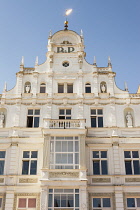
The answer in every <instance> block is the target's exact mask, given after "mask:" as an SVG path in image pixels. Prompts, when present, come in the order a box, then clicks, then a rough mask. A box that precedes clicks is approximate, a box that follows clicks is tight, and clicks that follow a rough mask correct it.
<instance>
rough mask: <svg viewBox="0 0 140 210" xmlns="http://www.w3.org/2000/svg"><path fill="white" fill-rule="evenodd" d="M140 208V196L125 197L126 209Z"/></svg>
mask: <svg viewBox="0 0 140 210" xmlns="http://www.w3.org/2000/svg"><path fill="white" fill-rule="evenodd" d="M133 208H135V210H137V209H140V198H127V209H133Z"/></svg>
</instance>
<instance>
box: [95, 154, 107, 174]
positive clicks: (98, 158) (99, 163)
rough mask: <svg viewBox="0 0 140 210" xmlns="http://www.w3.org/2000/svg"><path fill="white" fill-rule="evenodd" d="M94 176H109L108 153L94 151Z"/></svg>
mask: <svg viewBox="0 0 140 210" xmlns="http://www.w3.org/2000/svg"><path fill="white" fill-rule="evenodd" d="M92 162H93V174H94V175H106V174H108V166H107V151H92Z"/></svg>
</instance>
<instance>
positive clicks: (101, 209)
mask: <svg viewBox="0 0 140 210" xmlns="http://www.w3.org/2000/svg"><path fill="white" fill-rule="evenodd" d="M107 198H109V199H110V207H104V206H103V199H107ZM93 199H100V200H101V206H100V207H94V206H93ZM92 209H93V210H97V209H99V210H103V209H104V210H112V203H111V198H110V197H100V196H99V197H92Z"/></svg>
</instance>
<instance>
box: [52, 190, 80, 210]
mask: <svg viewBox="0 0 140 210" xmlns="http://www.w3.org/2000/svg"><path fill="white" fill-rule="evenodd" d="M57 195H58V196H59V197H60V200H61V198H62V196H63V195H64V196H66V197H67V195H73V204H74V205H73V207H61V206H60V207H55V206H54V198H55V196H57ZM79 197H80V196H79V189H49V196H48V209H51V210H57V209H58V210H65V209H67V210H68V209H70V210H80V199H79ZM50 200H52V202H50ZM77 201H79V202H77ZM60 203H61V202H60ZM60 205H61V204H60Z"/></svg>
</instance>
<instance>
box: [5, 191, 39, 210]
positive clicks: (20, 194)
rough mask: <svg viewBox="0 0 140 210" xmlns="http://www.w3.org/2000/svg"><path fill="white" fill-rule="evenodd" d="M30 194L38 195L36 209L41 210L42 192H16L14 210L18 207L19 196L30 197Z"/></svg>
mask: <svg viewBox="0 0 140 210" xmlns="http://www.w3.org/2000/svg"><path fill="white" fill-rule="evenodd" d="M30 196H34V197H36V201H37V202H36V203H37V207H36V210H40V193H15V196H14V205H13V210H16V209H17V199H18V197H30ZM3 210H4V209H3Z"/></svg>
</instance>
